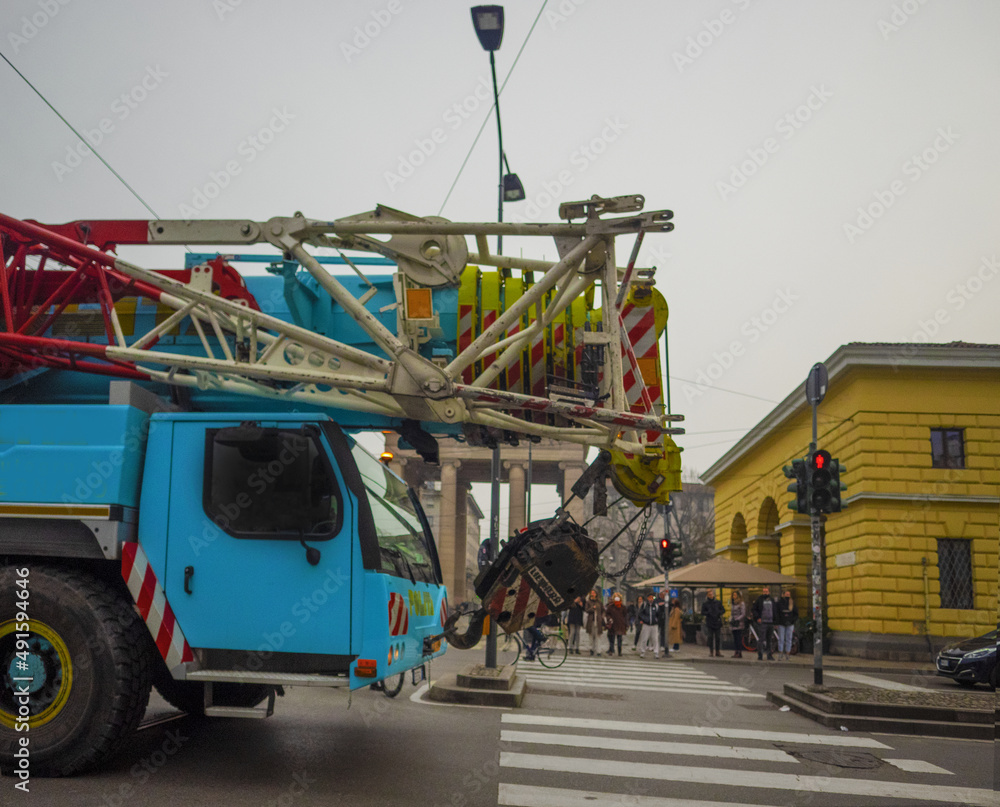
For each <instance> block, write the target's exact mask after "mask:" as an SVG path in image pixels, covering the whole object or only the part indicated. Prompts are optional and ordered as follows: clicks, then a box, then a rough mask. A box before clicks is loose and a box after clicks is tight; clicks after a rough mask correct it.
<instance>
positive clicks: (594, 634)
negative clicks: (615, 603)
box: [583, 589, 604, 655]
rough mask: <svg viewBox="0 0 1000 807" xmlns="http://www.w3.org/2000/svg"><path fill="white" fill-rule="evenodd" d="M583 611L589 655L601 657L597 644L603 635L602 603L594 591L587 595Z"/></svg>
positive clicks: (599, 647)
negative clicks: (595, 654) (588, 640)
mask: <svg viewBox="0 0 1000 807" xmlns="http://www.w3.org/2000/svg"><path fill="white" fill-rule="evenodd" d="M583 610H584V613H585V614H586V615H587V622H586V625H585V626H584V627H585V630H586V631H587V635H588V636H589V637H590V655H594V653H597V655H601V646H600V645H599V644H598V642H599V641H600V639H601V635H602V634H603V633H604V603H603V602H602V601H601V598H600V597H599V596H598V594H597V591H596V589H591V591H590V594H588V595H587V602H586V603H584V606H583Z"/></svg>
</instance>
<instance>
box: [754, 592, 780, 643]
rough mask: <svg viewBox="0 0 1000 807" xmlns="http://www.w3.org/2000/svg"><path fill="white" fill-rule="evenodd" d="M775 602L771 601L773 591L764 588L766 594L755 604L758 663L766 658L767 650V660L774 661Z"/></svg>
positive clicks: (755, 601)
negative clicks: (772, 642)
mask: <svg viewBox="0 0 1000 807" xmlns="http://www.w3.org/2000/svg"><path fill="white" fill-rule="evenodd" d="M776 611H777V609H776V608H775V607H774V600H772V599H771V589H769V588H768V587H767V586H764V593H763V594H761V595H760V596H759V597H758V598H757V599H756V600H754V603H753V621H754V622H756V623H757V661H760V660H761V659H763V658H764V650H765V649H766V650H767V660H768V661H774V654H773V653H772V652H771V637H772V636H773V635H774V618H775V616H777V613H776Z"/></svg>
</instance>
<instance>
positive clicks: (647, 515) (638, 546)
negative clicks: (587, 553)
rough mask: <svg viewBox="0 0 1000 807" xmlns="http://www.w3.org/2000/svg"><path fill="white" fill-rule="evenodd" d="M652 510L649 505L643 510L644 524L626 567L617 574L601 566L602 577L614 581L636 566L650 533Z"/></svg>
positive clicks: (641, 525)
mask: <svg viewBox="0 0 1000 807" xmlns="http://www.w3.org/2000/svg"><path fill="white" fill-rule="evenodd" d="M652 510H653V508H652V507H650V506H649V505H648V504H647V505H646V507H645V508H643V511H644V513H643V517H642V524H640V525H639V534H638V535H637V536H636V539H635V544H634V545H633V547H632V550H631V551H630V552H629V555H628V560H627V561H626V562H625V565H624V566H623V567H622V568H621V569H619V570H618V571H617V572H609V571H607V570H606V569H605V568H604V566H603V565H601V566H600V567H599V568H600V570H601V574H602V575H604V576H605V577H610V578H613V579H614V578H619V577H624V576H625V575H626V574H628V573H629V571H631V569H632V567H633V566H634V565H635V562H636V559H637V558H638V557H639V552H640V551H642V544H643V541H645V540H646V535H647V534H648V533H649V525H650V514H651V513H652Z"/></svg>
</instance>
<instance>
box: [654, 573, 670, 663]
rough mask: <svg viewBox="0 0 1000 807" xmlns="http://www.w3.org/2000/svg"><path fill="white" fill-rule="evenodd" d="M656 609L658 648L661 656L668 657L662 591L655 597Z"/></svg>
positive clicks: (663, 593) (664, 596)
mask: <svg viewBox="0 0 1000 807" xmlns="http://www.w3.org/2000/svg"><path fill="white" fill-rule="evenodd" d="M656 607H657V608H659V609H660V610H659V619H658V620H657V626H656V629H657V631H658V633H659V634H660V647H662V648H663V655H664V656H668V655H670V645H669V644H668V643H667V594H666V592H665V591H664V590H663V589H660V593H659V594H657V595H656Z"/></svg>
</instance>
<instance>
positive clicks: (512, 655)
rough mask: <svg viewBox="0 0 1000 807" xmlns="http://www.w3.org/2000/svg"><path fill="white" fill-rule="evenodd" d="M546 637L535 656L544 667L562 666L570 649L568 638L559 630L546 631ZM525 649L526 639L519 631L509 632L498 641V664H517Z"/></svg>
mask: <svg viewBox="0 0 1000 807" xmlns="http://www.w3.org/2000/svg"><path fill="white" fill-rule="evenodd" d="M543 632H544V633H545V639H543V640H542V643H541V645H539V647H538V650H537V651H536V652H535V658H536V659H537V660H538V663H539V664H541V665H542V666H543V667H547V668H549V669H555V668H556V667H561V666H562V664H563V662H565V661H566V658H567V656H568V655H569V651H568V650H567V649H566V640H565V639H564V638H563V637H562V636H561V635H560V633H559V632H553V633H548V632H545V631H543ZM523 651H524V640H523V639H522V638H521V637H520V635H518V633H516V632H515V633H508V634H506V635H505V636H503V637H501V638H499V639H498V641H497V664H499V665H500V666H503V667H505V666H507V665H508V664H516V663H517V662H518V660H520V658H521V653H522V652H523Z"/></svg>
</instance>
